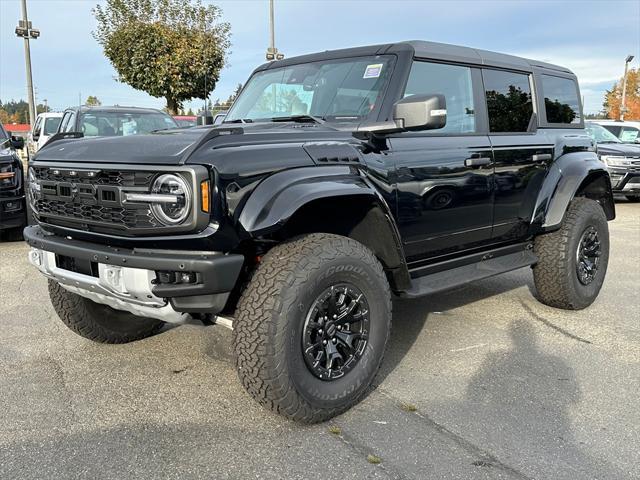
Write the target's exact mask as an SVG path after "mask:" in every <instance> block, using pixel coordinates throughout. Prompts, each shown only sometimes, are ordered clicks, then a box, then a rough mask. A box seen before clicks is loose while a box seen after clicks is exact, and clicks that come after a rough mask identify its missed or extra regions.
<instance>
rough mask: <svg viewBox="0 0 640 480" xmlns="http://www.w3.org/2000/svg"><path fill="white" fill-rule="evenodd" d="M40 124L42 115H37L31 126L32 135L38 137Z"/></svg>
mask: <svg viewBox="0 0 640 480" xmlns="http://www.w3.org/2000/svg"><path fill="white" fill-rule="evenodd" d="M40 125H42V117H38V119H37V120H36V124H35V125H34V126H33V132H32V135H35V136H36V137H38V136H39V135H40Z"/></svg>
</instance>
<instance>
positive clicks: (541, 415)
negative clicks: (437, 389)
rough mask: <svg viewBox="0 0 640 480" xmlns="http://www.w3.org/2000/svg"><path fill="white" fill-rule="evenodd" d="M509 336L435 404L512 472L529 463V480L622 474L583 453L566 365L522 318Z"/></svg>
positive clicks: (574, 385)
mask: <svg viewBox="0 0 640 480" xmlns="http://www.w3.org/2000/svg"><path fill="white" fill-rule="evenodd" d="M509 336H510V338H511V342H512V347H511V349H510V350H500V351H494V352H492V353H489V354H488V355H487V357H486V358H485V360H484V362H483V363H482V365H481V367H480V368H479V369H478V371H477V372H476V373H475V374H474V376H473V377H472V378H471V381H470V382H469V384H468V386H467V388H466V393H465V396H464V398H463V399H462V400H460V401H459V402H457V403H456V402H454V403H452V404H447V405H444V406H439V407H438V408H437V409H436V410H439V411H443V410H444V411H447V418H450V419H453V421H454V422H455V423H456V428H455V430H457V431H458V432H459V433H460V434H461V435H464V437H466V438H467V439H469V438H473V440H474V442H476V443H480V444H481V445H483V448H486V449H487V450H490V451H494V452H495V453H497V454H498V456H500V457H501V460H502V461H506V462H507V463H510V464H511V465H513V466H514V467H515V468H516V469H517V470H522V465H528V468H527V470H529V469H532V470H534V471H535V472H536V473H535V475H534V478H554V479H561V478H567V479H575V478H616V479H622V478H627V477H626V476H625V475H624V474H623V473H622V472H617V471H616V470H615V467H614V466H612V465H610V464H607V463H606V462H604V461H602V460H601V459H598V458H595V457H593V456H591V455H590V454H589V453H587V452H586V451H585V448H586V445H584V443H583V442H580V441H578V440H577V439H576V438H575V435H574V434H573V430H574V429H573V423H572V421H571V409H572V408H573V407H574V406H575V405H576V404H577V403H578V402H579V400H580V399H581V391H580V386H579V384H578V382H577V379H576V375H575V372H574V370H573V368H572V367H571V366H570V365H569V364H568V363H567V362H566V361H565V360H564V359H562V358H561V357H558V356H555V355H550V354H548V353H545V352H543V351H542V350H541V349H540V348H539V347H538V341H537V336H536V334H535V328H534V327H533V326H532V325H531V324H530V323H528V322H527V321H526V320H516V321H514V322H513V323H512V324H511V325H510V327H509ZM499 452H506V453H502V454H500V453H499ZM505 457H507V458H505ZM509 457H510V458H509ZM547 460H548V461H547ZM485 463H486V464H484V463H483V464H482V466H487V467H491V466H494V465H492V461H491V460H489V461H487V462H485ZM514 464H520V465H514ZM525 478H528V477H525Z"/></svg>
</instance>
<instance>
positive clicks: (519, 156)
mask: <svg viewBox="0 0 640 480" xmlns="http://www.w3.org/2000/svg"><path fill="white" fill-rule="evenodd" d="M482 78H483V82H484V89H485V96H486V102H487V115H488V122H489V139H490V141H491V145H492V148H493V158H494V161H495V172H494V179H493V185H494V203H493V205H494V207H493V231H492V234H491V237H492V239H493V241H513V240H518V239H521V238H523V237H526V236H527V234H528V232H529V223H530V221H531V216H532V214H533V209H534V206H535V202H536V199H537V196H538V192H539V190H540V188H541V186H542V182H543V180H544V177H545V175H546V172H547V169H548V168H549V165H550V164H551V161H552V155H553V143H552V142H551V140H550V137H548V136H547V134H546V133H545V132H544V131H543V130H538V129H537V114H536V111H535V108H534V104H535V102H534V98H533V94H532V92H533V78H532V75H531V74H530V73H524V72H514V71H507V70H494V69H483V72H482Z"/></svg>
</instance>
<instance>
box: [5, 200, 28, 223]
mask: <svg viewBox="0 0 640 480" xmlns="http://www.w3.org/2000/svg"><path fill="white" fill-rule="evenodd" d="M26 223H27V216H26V203H25V199H24V196H20V197H8V198H2V197H0V230H5V229H9V228H19V227H23V226H24V225H25V224H26Z"/></svg>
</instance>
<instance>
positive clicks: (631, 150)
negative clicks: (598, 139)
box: [598, 143, 640, 157]
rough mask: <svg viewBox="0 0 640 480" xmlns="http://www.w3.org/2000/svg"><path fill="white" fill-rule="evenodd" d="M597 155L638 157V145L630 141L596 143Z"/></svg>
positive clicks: (639, 154)
mask: <svg viewBox="0 0 640 480" xmlns="http://www.w3.org/2000/svg"><path fill="white" fill-rule="evenodd" d="M598 155H620V156H625V157H640V145H633V144H630V143H598Z"/></svg>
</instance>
